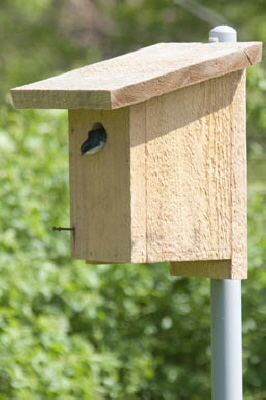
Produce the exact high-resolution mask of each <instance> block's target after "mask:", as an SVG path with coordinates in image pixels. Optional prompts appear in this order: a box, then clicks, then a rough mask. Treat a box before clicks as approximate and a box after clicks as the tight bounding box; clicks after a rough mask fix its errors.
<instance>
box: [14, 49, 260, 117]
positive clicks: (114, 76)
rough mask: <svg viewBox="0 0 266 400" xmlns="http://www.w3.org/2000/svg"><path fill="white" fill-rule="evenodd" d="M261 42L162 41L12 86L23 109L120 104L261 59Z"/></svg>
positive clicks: (15, 96)
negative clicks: (32, 81) (22, 84)
mask: <svg viewBox="0 0 266 400" xmlns="http://www.w3.org/2000/svg"><path fill="white" fill-rule="evenodd" d="M261 52H262V44H261V42H237V43H159V44H155V45H152V46H148V47H144V48H142V49H140V50H137V51H134V52H132V53H129V54H125V55H122V56H119V57H116V58H112V59H110V60H106V61H102V62H98V63H95V64H91V65H87V66H85V67H82V68H78V69H74V70H72V71H69V72H66V73H64V74H61V75H59V76H56V77H53V78H49V79H45V80H42V81H39V82H35V83H32V84H29V85H25V86H20V87H17V88H14V89H12V90H11V94H12V99H13V102H14V105H15V107H17V108H67V109H75V108H87V109H115V108H120V107H125V106H129V105H132V104H136V103H140V102H143V101H145V100H148V99H150V98H151V97H154V96H160V95H163V94H165V93H168V92H171V91H173V90H176V89H179V88H182V87H185V86H189V85H192V84H195V83H199V82H203V81H205V80H207V79H211V78H217V77H219V76H221V75H225V74H227V73H229V72H232V71H236V70H239V69H243V68H246V67H248V66H249V65H252V64H256V63H257V62H259V61H260V60H261Z"/></svg>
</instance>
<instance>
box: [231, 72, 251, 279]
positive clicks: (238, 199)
mask: <svg viewBox="0 0 266 400" xmlns="http://www.w3.org/2000/svg"><path fill="white" fill-rule="evenodd" d="M238 75H239V80H240V82H239V84H238V86H237V90H236V92H235V95H234V101H233V102H232V106H231V109H230V118H231V121H232V139H231V198H232V217H231V218H232V232H231V236H232V239H231V240H232V255H231V259H232V272H231V273H232V276H231V278H232V279H245V278H246V277H247V199H246V194H247V183H246V179H247V171H246V100H245V99H246V71H245V70H243V71H239V72H238Z"/></svg>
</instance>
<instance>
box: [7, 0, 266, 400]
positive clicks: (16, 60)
mask: <svg viewBox="0 0 266 400" xmlns="http://www.w3.org/2000/svg"><path fill="white" fill-rule="evenodd" d="M81 3H82V4H83V2H80V4H81ZM91 3H92V4H94V6H95V7H96V9H98V10H101V12H102V14H105V17H108V16H109V17H110V18H111V20H112V22H113V30H112V31H110V32H107V31H106V32H105V33H104V34H103V33H102V31H101V32H100V33H99V34H98V36H100V35H103V36H104V35H105V42H106V43H105V45H102V47H101V48H99V47H97V45H96V44H95V42H93V41H92V43H91V44H90V46H83V45H82V44H81V43H80V42H78V41H77V36H75V32H76V31H78V27H74V28H73V30H72V31H70V30H68V28H67V27H68V23H69V20H71V21H74V16H75V15H74V12H73V13H72V14H71V13H66V11H65V10H66V6H69V7H70V9H71V7H74V6H75V7H76V4H77V2H75V1H65V0H63V1H61V0H60V1H59V0H55V1H54V0H53V1H52V0H42V1H40V0H38V1H37V0H35V1H31V2H29V1H28V0H19V1H18V0H15V1H11V0H2V2H1V14H0V34H1V36H2V37H3V38H5V40H4V41H3V51H2V52H1V56H0V57H1V63H0V73H1V76H5V79H4V81H3V84H2V85H1V93H2V94H3V97H4V98H7V96H6V93H7V89H8V88H9V87H12V86H15V85H17V84H24V83H27V82H29V81H34V80H39V79H41V78H43V77H46V76H50V75H53V74H56V73H58V72H61V71H63V70H67V69H69V68H71V67H72V66H76V65H80V64H86V63H87V62H88V61H90V60H94V59H97V58H99V54H101V53H102V52H103V53H104V52H106V48H107V47H108V46H109V47H110V49H109V50H108V54H109V55H113V54H118V53H121V52H124V51H128V50H129V49H132V48H135V47H138V46H142V45H146V44H150V43H154V42H158V41H164V40H165V41H174V40H176V41H181V40H186V41H193V40H206V38H207V32H208V30H209V28H210V26H209V25H208V23H207V22H206V21H202V20H200V19H199V18H197V17H196V16H195V13H194V14H193V15H192V14H191V13H189V11H188V10H187V9H184V8H182V7H181V6H178V5H177V3H178V2H177V1H172V0H164V1H150V0H138V1H130V0H126V1H121V0H120V1H118V0H117V1H115V0H113V1H112V2H110V4H111V5H112V7H110V6H109V4H105V3H104V2H99V1H98V2H97V1H96V2H91ZM202 4H204V6H206V7H214V10H215V11H216V13H218V14H222V15H224V16H225V18H230V21H232V25H234V26H235V27H236V28H237V29H238V31H239V36H240V39H245V40H246V39H248V40H250V39H252V40H253V39H257V40H263V39H264V38H265V35H266V33H265V24H264V19H265V15H264V14H265V10H264V3H263V2H261V1H258V2H256V3H254V4H253V3H252V4H251V3H250V2H247V1H243V2H235V3H232V2H228V1H221V2H217V3H215V4H214V3H213V2H210V1H209V0H208V1H207V0H206V1H202ZM114 6H115V7H114ZM80 7H81V6H80ZM68 10H69V9H68ZM75 10H76V8H75ZM247 10H248V12H247ZM257 10H259V12H258V11H257ZM195 11H197V8H195ZM256 13H257V14H256ZM81 14H82V13H81ZM81 14H80V15H81ZM65 15H67V20H66V19H64V18H63V17H62V16H65ZM95 15H97V13H96V14H95ZM99 15H101V14H98V18H100V16H99ZM246 15H248V16H249V18H248V20H247V19H246V20H245V18H246ZM96 25H97V24H96ZM102 25H103V23H102V21H100V23H98V25H97V29H98V30H99V31H100V28H101V26H102ZM14 27H16V29H14ZM63 27H64V28H65V29H63ZM73 32H74V33H73ZM74 36H75V37H74ZM247 88H248V110H247V115H248V140H249V194H248V202H249V210H248V227H249V266H250V272H249V280H247V281H246V282H244V283H243V294H244V295H243V331H244V335H243V347H244V384H245V398H246V399H247V400H260V399H262V398H266V375H265V369H266V365H265V359H266V354H265V336H266V329H265V314H266V308H265V305H264V303H265V301H264V299H265V295H266V293H265V290H266V289H265V287H266V275H265V269H264V263H265V260H266V236H265V229H264V227H265V224H266V212H265V210H266V192H265V188H264V185H263V184H261V182H262V181H263V180H264V179H265V173H266V165H265V156H264V154H265V151H264V148H265V124H266V122H265V115H264V114H265V107H264V104H265V72H264V71H263V69H262V67H259V66H258V67H253V68H251V69H250V70H249V72H248V85H247ZM2 103H3V105H2V107H1V109H0V120H1V128H0V153H1V154H0V176H1V185H0V198H1V206H0V224H1V232H0V248H1V252H0V399H3V400H5V399H14V400H16V399H18V400H21V399H22V400H23V399H25V400H28V399H50V398H51V399H62V400H63V399H64V400H68V399H69V400H70V399H88V400H90V399H93V400H103V399H115V400H124V399H129V400H173V399H178V400H187V399H190V400H201V399H208V398H210V349H209V346H210V335H209V325H210V324H209V321H210V315H209V284H208V281H207V280H204V279H184V278H173V277H170V276H169V266H168V265H167V264H151V265H134V266H133V265H112V266H111V265H99V266H95V265H94V266H93V265H86V264H85V263H84V262H81V261H79V262H78V261H73V260H71V258H70V256H69V236H68V235H69V234H68V233H67V232H61V233H57V232H52V230H51V227H52V226H53V225H62V226H67V225H68V224H69V197H68V144H67V129H68V128H67V116H66V112H65V111H62V112H61V111H44V110H43V111H33V110H23V111H18V110H14V109H13V108H12V107H11V106H10V105H9V104H7V102H6V101H4V100H3V101H2Z"/></svg>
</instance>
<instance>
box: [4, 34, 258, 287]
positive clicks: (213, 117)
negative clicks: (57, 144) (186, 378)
mask: <svg viewBox="0 0 266 400" xmlns="http://www.w3.org/2000/svg"><path fill="white" fill-rule="evenodd" d="M260 58H261V44H260V43H258V42H249V43H241V42H238V43H207V44H203V43H161V44H156V45H153V46H149V47H145V48H143V49H140V50H138V51H135V52H133V53H130V54H126V55H123V56H120V57H117V58H113V59H110V60H107V61H103V62H99V63H96V64H93V65H88V66H86V67H84V68H79V69H76V70H73V71H70V72H67V73H65V74H62V75H60V76H57V77H54V78H51V79H46V80H43V81H40V82H36V83H33V84H30V85H26V86H21V87H19V88H15V89H13V90H12V91H11V92H12V98H13V102H14V105H15V106H16V107H18V108H66V109H68V110H69V111H68V112H69V159H70V202H71V204H70V211H71V212H70V214H71V221H70V226H71V227H73V230H72V231H71V248H72V250H71V251H72V256H73V257H74V258H76V259H84V260H90V261H94V262H107V263H122V262H123V263H124V262H126V263H153V262H162V261H170V262H172V273H173V274H176V275H185V276H189V275H193V276H206V277H213V278H229V279H230V278H231V279H241V278H244V277H246V145H245V143H246V140H245V124H246V122H245V68H246V67H248V66H249V65H252V64H254V63H257V62H259V61H260ZM95 123H100V124H101V126H102V127H103V129H104V130H105V132H106V133H107V140H106V142H104V143H103V145H104V146H102V147H103V148H102V149H101V150H100V151H98V152H96V153H95V154H89V155H81V145H82V143H83V142H84V141H85V140H86V139H87V138H88V131H91V130H93V126H94V124H95Z"/></svg>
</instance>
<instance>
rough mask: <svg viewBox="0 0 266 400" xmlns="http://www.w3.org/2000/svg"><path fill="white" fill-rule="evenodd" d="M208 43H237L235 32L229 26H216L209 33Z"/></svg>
mask: <svg viewBox="0 0 266 400" xmlns="http://www.w3.org/2000/svg"><path fill="white" fill-rule="evenodd" d="M209 42H211V43H215V42H237V32H236V30H235V29H234V28H231V26H226V25H221V26H216V27H215V28H213V29H211V30H210V32H209Z"/></svg>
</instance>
